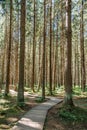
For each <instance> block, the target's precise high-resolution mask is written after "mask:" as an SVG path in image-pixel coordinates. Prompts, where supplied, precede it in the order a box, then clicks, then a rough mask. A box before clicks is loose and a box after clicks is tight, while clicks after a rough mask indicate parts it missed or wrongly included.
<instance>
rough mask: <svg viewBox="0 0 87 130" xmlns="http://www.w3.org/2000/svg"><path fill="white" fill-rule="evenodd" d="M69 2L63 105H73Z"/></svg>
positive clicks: (69, 6) (69, 7)
mask: <svg viewBox="0 0 87 130" xmlns="http://www.w3.org/2000/svg"><path fill="white" fill-rule="evenodd" d="M71 4H72V2H71V0H66V44H67V55H66V56H67V61H66V70H65V98H64V104H65V105H70V106H72V105H73V100H72V71H71V65H72V40H71V39H72V32H71V31H72V30H71Z"/></svg>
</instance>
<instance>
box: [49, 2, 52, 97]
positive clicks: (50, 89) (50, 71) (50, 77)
mask: <svg viewBox="0 0 87 130" xmlns="http://www.w3.org/2000/svg"><path fill="white" fill-rule="evenodd" d="M49 56H50V67H49V69H50V70H49V85H50V87H49V92H50V95H52V0H51V1H50V54H49Z"/></svg>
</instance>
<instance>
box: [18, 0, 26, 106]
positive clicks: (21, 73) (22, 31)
mask: <svg viewBox="0 0 87 130" xmlns="http://www.w3.org/2000/svg"><path fill="white" fill-rule="evenodd" d="M25 9H26V0H22V1H21V20H20V62H19V85H18V104H20V103H23V102H24V61H25V14H26V11H25Z"/></svg>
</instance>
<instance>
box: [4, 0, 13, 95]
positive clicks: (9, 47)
mask: <svg viewBox="0 0 87 130" xmlns="http://www.w3.org/2000/svg"><path fill="white" fill-rule="evenodd" d="M12 8H13V1H12V0H10V30H9V44H8V51H7V72H6V89H5V95H6V96H7V95H8V93H9V84H10V61H11V59H10V58H11V43H12Z"/></svg>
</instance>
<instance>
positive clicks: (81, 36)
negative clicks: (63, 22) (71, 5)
mask: <svg viewBox="0 0 87 130" xmlns="http://www.w3.org/2000/svg"><path fill="white" fill-rule="evenodd" d="M83 23H84V21H83V0H82V9H81V23H80V25H81V27H80V29H81V30H80V44H81V88H82V91H85V83H86V73H85V56H84V24H83Z"/></svg>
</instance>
